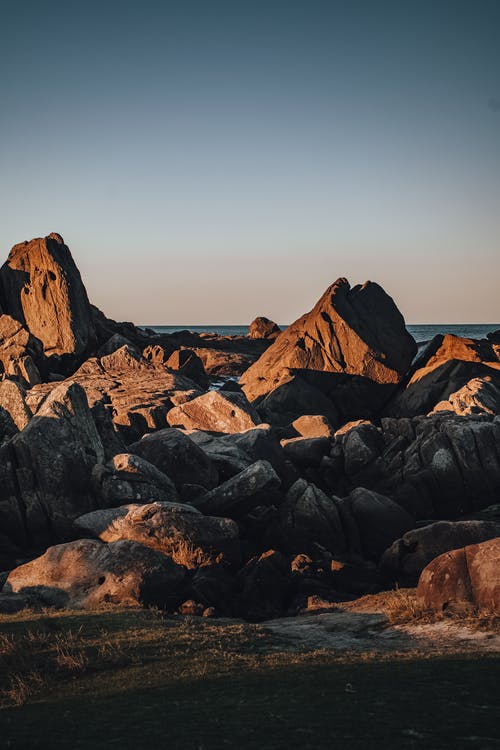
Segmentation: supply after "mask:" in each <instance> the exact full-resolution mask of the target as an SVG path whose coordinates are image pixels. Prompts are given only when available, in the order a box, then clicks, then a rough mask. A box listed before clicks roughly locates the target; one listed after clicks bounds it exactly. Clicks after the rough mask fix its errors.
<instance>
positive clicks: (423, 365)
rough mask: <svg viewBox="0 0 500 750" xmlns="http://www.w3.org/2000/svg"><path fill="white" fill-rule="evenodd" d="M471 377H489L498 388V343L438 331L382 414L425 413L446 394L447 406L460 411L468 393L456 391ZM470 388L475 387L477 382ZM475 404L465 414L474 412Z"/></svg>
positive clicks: (444, 399) (499, 368) (403, 415)
mask: <svg viewBox="0 0 500 750" xmlns="http://www.w3.org/2000/svg"><path fill="white" fill-rule="evenodd" d="M475 379H484V380H488V381H492V380H493V382H494V383H495V384H496V387H497V388H498V387H500V346H498V345H497V344H494V343H492V342H490V341H487V340H486V339H482V340H475V339H466V338H461V337H460V336H454V335H453V334H446V335H441V334H439V335H438V336H435V337H434V338H433V339H432V341H430V342H429V344H428V345H427V347H425V348H424V350H423V351H422V352H421V353H420V354H419V356H418V357H417V359H416V360H415V362H414V363H413V366H412V369H411V372H410V377H409V379H408V381H407V382H406V384H405V387H404V389H403V390H401V391H400V392H399V393H398V394H396V395H395V396H394V398H393V399H391V402H390V403H389V404H388V405H387V407H386V409H385V413H386V414H388V415H391V416H396V417H412V416H416V415H420V414H428V413H429V412H430V411H432V410H433V409H434V408H435V406H436V405H437V404H439V403H440V402H446V401H448V400H449V399H450V397H451V402H450V405H449V407H448V408H449V409H450V410H452V411H457V407H458V411H457V413H460V409H461V407H460V402H461V401H462V400H463V398H464V397H465V398H466V399H467V400H468V401H469V402H470V400H471V396H470V394H469V395H466V393H465V392H464V393H462V394H461V396H460V395H457V392H459V391H461V389H463V388H464V386H466V385H467V383H469V382H470V381H473V380H475ZM472 388H473V389H474V390H475V389H477V384H476V385H473V386H472ZM488 390H490V389H489V388H488ZM495 402H496V403H498V402H497V400H496V398H495ZM475 406H476V408H475V409H474V411H472V412H471V411H469V413H474V412H477V404H476V405H475Z"/></svg>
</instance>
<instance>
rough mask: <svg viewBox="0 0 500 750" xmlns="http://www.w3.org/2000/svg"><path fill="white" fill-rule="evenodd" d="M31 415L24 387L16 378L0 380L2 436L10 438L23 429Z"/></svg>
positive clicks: (0, 425)
mask: <svg viewBox="0 0 500 750" xmlns="http://www.w3.org/2000/svg"><path fill="white" fill-rule="evenodd" d="M31 417H32V414H31V410H30V409H29V407H28V405H27V404H26V393H25V390H24V388H23V387H22V386H21V385H19V383H16V381H14V380H2V381H0V429H1V438H2V439H3V438H4V437H8V438H10V437H12V436H13V435H15V434H16V433H17V432H19V430H23V429H24V428H25V427H26V425H27V424H28V422H29V421H30V419H31Z"/></svg>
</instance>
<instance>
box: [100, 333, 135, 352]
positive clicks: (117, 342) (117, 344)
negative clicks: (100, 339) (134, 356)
mask: <svg viewBox="0 0 500 750" xmlns="http://www.w3.org/2000/svg"><path fill="white" fill-rule="evenodd" d="M124 346H127V347H131V348H133V347H134V345H133V344H132V342H131V341H129V340H128V339H127V338H126V337H125V336H122V335H121V334H120V333H114V334H113V335H112V336H110V337H109V339H108V340H107V341H106V342H105V343H104V344H103V345H102V346H101V348H100V349H99V351H98V352H97V356H98V357H106V356H107V355H108V354H113V352H116V351H117V350H118V349H121V348H122V347H124Z"/></svg>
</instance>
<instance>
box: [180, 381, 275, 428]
mask: <svg viewBox="0 0 500 750" xmlns="http://www.w3.org/2000/svg"><path fill="white" fill-rule="evenodd" d="M167 421H168V423H169V424H170V425H171V426H172V427H184V428H185V429H190V430H207V431H209V432H243V431H244V430H249V429H251V428H252V427H255V426H256V425H257V424H260V421H261V419H260V417H259V415H258V414H257V412H256V411H255V409H254V408H253V407H252V406H251V405H250V404H249V403H248V401H247V399H246V396H244V395H243V394H242V393H220V392H218V391H209V392H208V393H204V394H203V396H198V397H197V398H194V399H192V400H191V401H187V402H186V403H184V404H181V405H180V406H177V407H176V408H174V409H172V410H171V411H169V413H168V414H167Z"/></svg>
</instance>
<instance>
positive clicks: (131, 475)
mask: <svg viewBox="0 0 500 750" xmlns="http://www.w3.org/2000/svg"><path fill="white" fill-rule="evenodd" d="M92 481H93V487H94V490H95V494H96V497H98V498H99V506H100V507H101V508H110V507H116V506H118V505H124V504H125V503H150V502H152V501H155V500H157V501H167V502H177V501H178V499H179V496H178V492H177V489H176V487H175V485H174V483H173V482H172V480H171V479H170V478H169V477H167V476H166V474H164V473H163V472H161V471H160V470H159V469H157V468H156V466H153V464H150V463H149V462H148V461H145V460H144V459H143V458H140V456H134V455H133V454H132V453H119V454H118V455H116V456H113V458H112V459H111V460H110V461H109V462H108V463H107V464H106V465H105V466H103V465H102V464H97V465H96V466H95V468H94V471H93V473H92Z"/></svg>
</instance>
